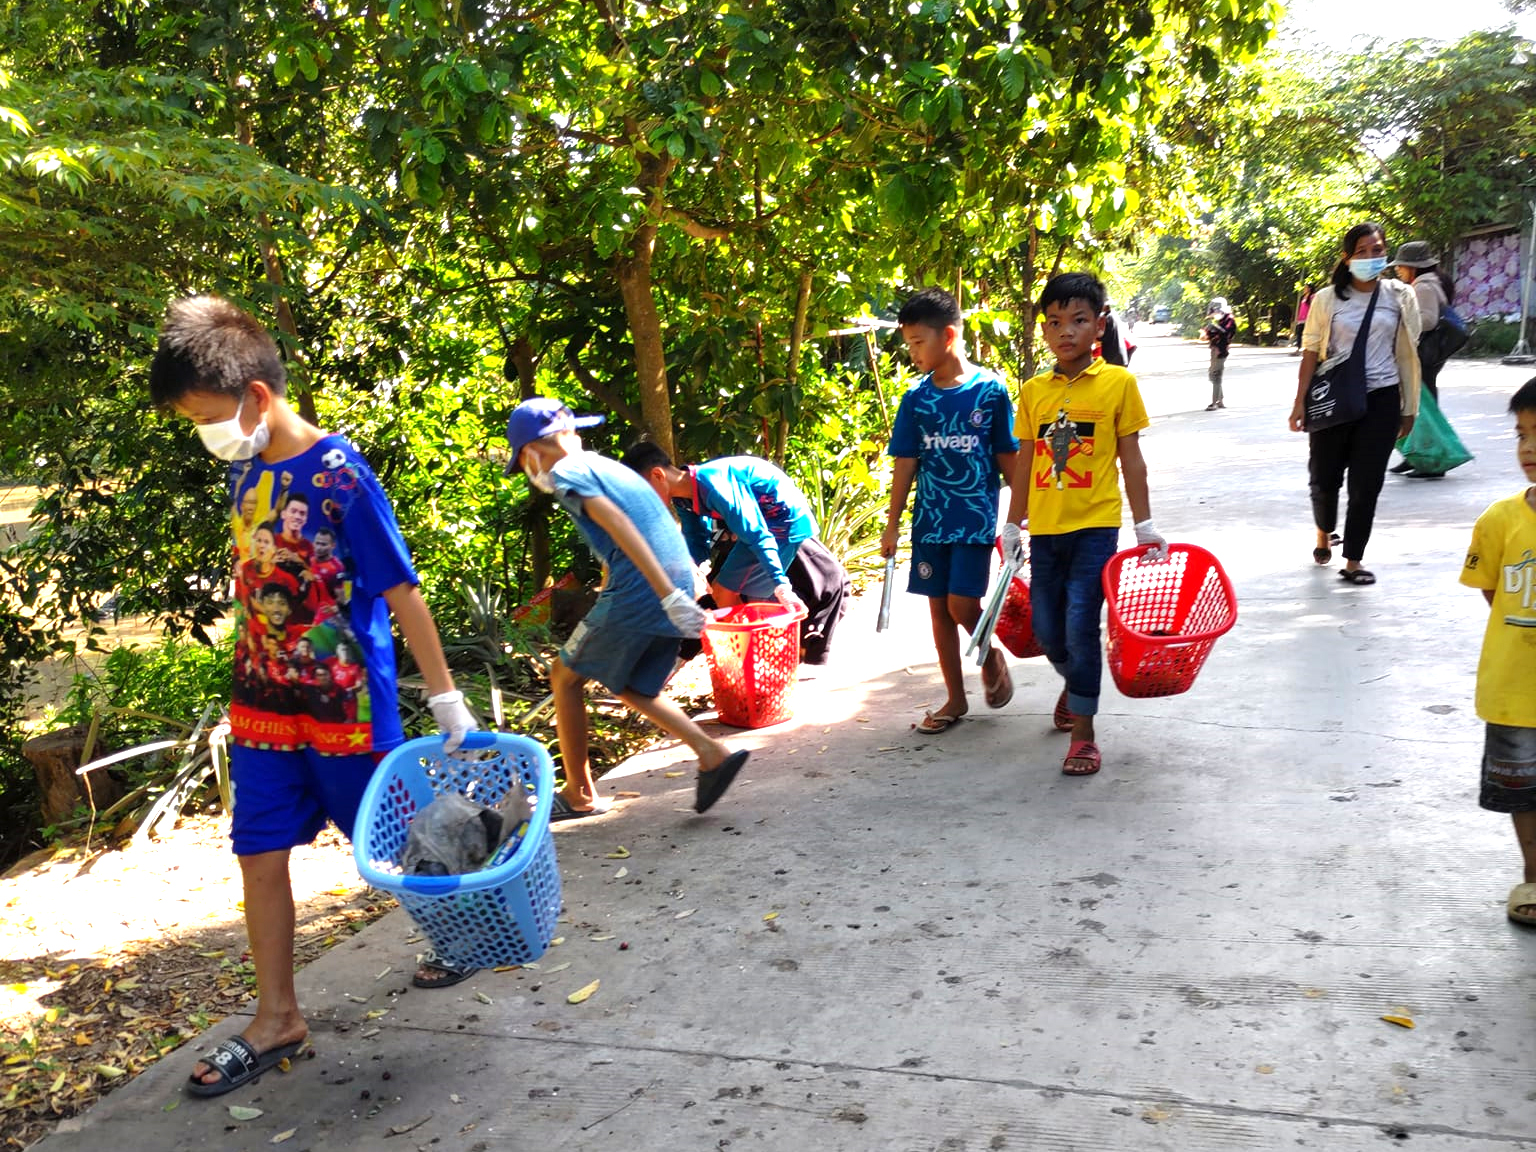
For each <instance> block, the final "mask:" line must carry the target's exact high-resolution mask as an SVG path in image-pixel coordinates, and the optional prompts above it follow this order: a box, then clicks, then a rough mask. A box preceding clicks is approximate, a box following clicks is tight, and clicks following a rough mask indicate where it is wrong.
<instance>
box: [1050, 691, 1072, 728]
mask: <svg viewBox="0 0 1536 1152" xmlns="http://www.w3.org/2000/svg"><path fill="white" fill-rule="evenodd" d="M1051 723H1052V724H1054V725H1056V731H1058V732H1070V731H1072V710H1071V709H1070V708H1068V707H1067V690H1066V689H1065V688H1063V689H1062V690H1061V695H1060V696H1059V697H1057V699H1056V711H1055V713H1054V714H1053V715H1052V716H1051Z"/></svg>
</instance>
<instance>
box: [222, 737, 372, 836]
mask: <svg viewBox="0 0 1536 1152" xmlns="http://www.w3.org/2000/svg"><path fill="white" fill-rule="evenodd" d="M379 760H380V756H379V755H377V754H375V753H373V752H361V753H357V754H355V755H352V756H323V755H321V754H320V753H319V752H316V751H315V750H314V749H313V748H300V749H297V750H295V751H292V752H275V751H273V750H271V749H268V748H246V747H243V746H242V745H239V744H231V745H230V748H229V782H230V788H231V790H232V792H233V795H234V814H233V818H232V819H231V822H230V829H229V838H230V840H231V841H232V843H233V845H234V850H235V855H236V856H255V855H257V854H258V853H261V852H280V851H283V850H285V849H288V848H296V847H298V846H299V845H300V844H308V843H309V842H310V841H311V840H313V839H314V838H315V837H316V836H318V835H319V834H320V829H322V828H324V827H325V822H326V821H327V820H330V821H331V822H332V823H334V824H335V825H336V827H337V828H339V829H341V832H342V835H344V836H346V837H347V838H348V839H349V840H350V839H351V838H352V828H353V825H355V824H356V823H357V809H358V805H359V804H360V803H362V799H363V791H364V789H366V788H367V787H368V781H369V780H371V779H372V778H373V770H374V769H375V768H376V767H377V766H378V763H379Z"/></svg>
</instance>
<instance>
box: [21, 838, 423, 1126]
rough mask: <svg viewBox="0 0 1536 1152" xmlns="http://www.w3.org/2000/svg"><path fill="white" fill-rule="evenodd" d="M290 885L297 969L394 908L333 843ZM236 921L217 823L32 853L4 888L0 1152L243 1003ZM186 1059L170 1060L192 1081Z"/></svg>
mask: <svg viewBox="0 0 1536 1152" xmlns="http://www.w3.org/2000/svg"><path fill="white" fill-rule="evenodd" d="M292 872H293V886H294V895H295V898H296V901H297V905H298V945H297V962H298V965H299V966H301V967H302V966H303V965H304V964H307V963H308V962H309V961H310V960H313V959H314V958H315V957H316V956H318V955H319V954H320V953H321V952H323V951H325V950H326V949H327V948H330V947H332V946H334V945H335V944H337V943H339V942H340V941H343V940H345V939H347V938H348V937H349V936H351V935H352V934H353V933H354V932H356V931H358V930H360V929H361V928H362V927H363V926H364V925H365V924H368V923H370V922H371V921H373V920H375V919H377V918H378V917H379V916H382V915H383V914H384V913H385V912H387V911H389V910H390V909H391V908H393V907H394V906H395V905H394V901H393V899H392V898H391V897H389V896H387V895H384V894H382V893H377V892H373V891H371V890H370V889H368V888H367V887H366V886H365V885H364V884H363V882H362V881H361V880H360V879H359V878H358V875H357V870H356V869H355V868H354V866H353V863H352V854H351V851H350V849H349V848H348V846H347V843H346V841H345V839H344V838H343V837H342V836H341V835H340V834H339V833H337V832H336V831H335V830H334V829H327V831H326V832H325V833H323V834H322V836H321V838H320V839H319V840H318V841H317V842H316V843H315V844H313V845H311V846H309V847H307V848H302V849H298V850H296V851H295V852H294V854H293V866H292ZM241 916H242V912H241V890H240V876H239V869H238V867H237V865H236V863H235V858H234V856H233V855H231V854H230V852H229V843H228V839H227V822H226V821H225V820H224V819H223V818H222V817H221V816H217V815H199V816H191V817H188V818H186V819H184V820H182V821H181V823H180V824H179V825H178V827H177V828H175V829H174V830H173V831H172V832H170V833H168V834H166V835H164V836H162V837H161V838H159V839H157V840H155V841H153V842H152V843H150V844H148V845H145V846H142V847H140V846H135V847H129V848H126V849H122V850H113V851H93V852H85V851H83V850H81V849H79V848H60V849H58V850H56V851H51V852H41V853H35V854H34V855H33V856H31V857H29V858H27V859H26V860H23V861H22V862H20V863H19V864H18V865H17V866H16V867H15V868H13V869H12V870H11V872H10V873H8V874H7V875H6V877H5V878H4V879H3V880H0V1142H3V1146H5V1147H13V1148H24V1147H26V1146H27V1145H28V1144H30V1143H31V1142H33V1141H35V1140H37V1139H39V1138H40V1137H41V1136H43V1135H44V1134H46V1132H47V1131H49V1130H50V1129H51V1128H52V1127H53V1125H54V1124H55V1123H57V1122H58V1121H59V1120H62V1119H64V1118H65V1117H68V1116H72V1115H74V1114H75V1113H77V1112H79V1111H81V1110H82V1109H84V1108H86V1107H87V1106H89V1105H90V1104H91V1103H92V1102H93V1101H94V1100H95V1099H97V1097H99V1096H101V1095H102V1094H103V1093H105V1092H108V1091H111V1090H112V1089H113V1088H114V1087H117V1086H118V1085H120V1084H124V1083H127V1081H128V1080H129V1079H130V1078H131V1077H133V1076H134V1075H135V1074H137V1073H138V1072H141V1071H143V1070H144V1069H145V1068H146V1067H148V1066H149V1065H150V1064H152V1063H154V1062H155V1061H157V1060H159V1059H161V1058H163V1057H165V1056H167V1055H170V1054H171V1053H177V1049H178V1048H180V1047H181V1046H182V1045H183V1044H185V1043H186V1041H187V1040H189V1039H191V1038H193V1037H194V1036H196V1035H197V1034H198V1033H200V1032H202V1031H203V1030H204V1029H206V1028H208V1027H209V1026H210V1025H212V1024H214V1023H216V1022H217V1021H218V1020H219V1019H221V1018H222V1017H224V1016H225V1015H227V1014H228V1013H229V1012H231V1011H233V1010H235V1009H237V1008H239V1007H240V1006H241V1005H242V1004H244V1003H246V1002H247V1001H248V1000H250V999H251V998H252V997H253V996H254V977H253V975H252V971H251V965H250V963H249V958H248V957H247V956H246V954H245V929H244V926H243V923H242V919H241ZM389 975H391V976H395V975H397V974H394V973H391V974H389ZM398 975H400V976H401V977H402V978H403V976H404V975H408V974H398ZM192 1053H193V1050H192V1049H191V1048H188V1050H187V1051H186V1052H184V1053H177V1054H176V1056H175V1057H174V1058H175V1059H183V1060H185V1061H187V1064H188V1069H189V1071H190V1068H191V1064H192V1061H193V1054H192Z"/></svg>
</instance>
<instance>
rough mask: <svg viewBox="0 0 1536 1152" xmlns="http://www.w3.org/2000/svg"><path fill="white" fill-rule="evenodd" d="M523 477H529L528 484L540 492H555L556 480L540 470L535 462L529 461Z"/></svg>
mask: <svg viewBox="0 0 1536 1152" xmlns="http://www.w3.org/2000/svg"><path fill="white" fill-rule="evenodd" d="M523 475H525V476H527V477H528V483H530V484H532V485H533V486H534V487H535V488H537V489H538V490H539V491H540V492H553V491H554V490H555V478H554V477H553V476H551V475H550V474H549V473H548V472H546V471H544V469H542V468H540V467H539V466H538V464H537V463H536V462H535V461H533V460H529V461H528V463H527V464H525V465H524V466H523Z"/></svg>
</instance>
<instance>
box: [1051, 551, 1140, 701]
mask: <svg viewBox="0 0 1536 1152" xmlns="http://www.w3.org/2000/svg"><path fill="white" fill-rule="evenodd" d="M1119 540H1120V530H1119V529H1118V528H1082V529H1079V530H1078V531H1076V532H1063V533H1062V534H1061V535H1059V536H1031V537H1030V538H1029V570H1030V580H1029V609H1030V619H1031V623H1032V624H1033V626H1034V631H1035V639H1037V640H1038V641H1040V646H1041V647H1042V648H1044V649H1045V656H1046V659H1048V660H1049V661H1050V662H1051V667H1053V668H1055V669H1056V671H1057V672H1059V673H1061V676H1062V678H1063V679H1064V680H1066V682H1067V707H1068V708H1069V709H1070V710H1071V711H1072V713H1073V714H1074V715H1077V716H1093V715H1096V714H1097V713H1098V711H1099V680H1100V678H1101V677H1102V676H1103V673H1104V653H1103V650H1102V648H1101V647H1100V644H1099V616H1100V615H1101V613H1102V612H1103V610H1104V585H1103V573H1104V565H1105V564H1107V563H1108V562H1109V558H1110V557H1111V556H1113V555H1114V554H1115V551H1116V550H1117V548H1118V547H1119Z"/></svg>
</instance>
